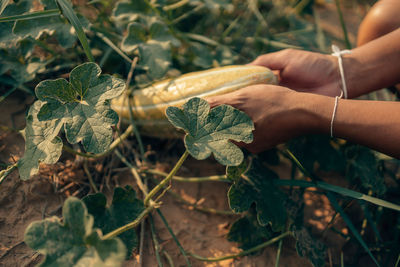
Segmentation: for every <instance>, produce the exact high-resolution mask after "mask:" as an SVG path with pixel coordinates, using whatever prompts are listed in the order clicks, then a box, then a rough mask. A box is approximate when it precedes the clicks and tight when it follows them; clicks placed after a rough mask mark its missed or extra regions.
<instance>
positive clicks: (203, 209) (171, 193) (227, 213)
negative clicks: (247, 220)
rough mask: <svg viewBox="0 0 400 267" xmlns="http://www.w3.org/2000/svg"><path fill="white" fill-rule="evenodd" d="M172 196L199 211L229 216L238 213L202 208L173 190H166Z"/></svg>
mask: <svg viewBox="0 0 400 267" xmlns="http://www.w3.org/2000/svg"><path fill="white" fill-rule="evenodd" d="M168 193H169V194H170V195H171V196H172V197H174V198H175V199H177V200H178V201H179V202H181V203H183V204H185V205H188V206H190V207H193V209H195V210H198V211H201V212H205V213H211V214H218V215H230V216H237V215H240V213H234V212H232V211H230V210H217V209H213V208H203V207H199V206H197V204H193V203H190V202H189V201H187V200H185V199H183V198H182V197H181V196H180V195H179V194H177V193H175V192H173V191H169V192H168Z"/></svg>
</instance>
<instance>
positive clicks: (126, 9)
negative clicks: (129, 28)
mask: <svg viewBox="0 0 400 267" xmlns="http://www.w3.org/2000/svg"><path fill="white" fill-rule="evenodd" d="M150 12H151V7H150V6H149V4H148V2H147V1H145V0H125V1H119V2H118V3H117V4H116V5H115V8H114V9H113V13H112V16H113V18H114V20H117V21H128V22H129V21H134V20H136V19H137V18H138V17H139V15H141V14H148V13H150Z"/></svg>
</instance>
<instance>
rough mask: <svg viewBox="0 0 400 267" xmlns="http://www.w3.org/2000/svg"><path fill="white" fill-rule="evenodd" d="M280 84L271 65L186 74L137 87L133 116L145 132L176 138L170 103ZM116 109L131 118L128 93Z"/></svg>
mask: <svg viewBox="0 0 400 267" xmlns="http://www.w3.org/2000/svg"><path fill="white" fill-rule="evenodd" d="M262 83H268V84H276V77H275V75H274V74H273V73H272V71H271V70H270V69H268V68H265V67H261V66H252V65H237V66H226V67H220V68H214V69H210V70H205V71H198V72H192V73H187V74H184V75H182V76H180V77H178V78H175V79H168V80H164V81H161V82H158V83H155V84H153V85H152V86H149V87H146V88H144V89H140V90H135V91H134V92H133V93H132V97H131V98H130V99H129V101H131V106H132V111H133V117H134V120H135V122H136V123H137V124H138V125H139V126H140V132H141V133H142V134H144V135H149V136H157V137H166V138H169V137H176V136H179V135H177V132H176V130H174V129H173V127H172V125H170V123H169V122H168V120H167V118H166V116H165V110H166V109H167V107H169V106H176V107H180V106H182V105H183V104H184V103H185V102H186V101H187V100H189V99H190V98H192V97H201V98H204V97H208V96H213V95H222V94H226V93H229V92H232V91H235V90H238V89H240V88H243V87H246V86H249V85H254V84H262ZM111 105H112V108H113V109H114V110H115V111H116V112H117V113H118V115H119V116H120V118H122V119H123V120H129V116H130V115H129V104H128V97H127V95H122V96H121V97H119V98H116V99H114V100H113V101H112V102H111Z"/></svg>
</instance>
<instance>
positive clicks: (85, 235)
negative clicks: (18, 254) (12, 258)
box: [24, 197, 126, 267]
mask: <svg viewBox="0 0 400 267" xmlns="http://www.w3.org/2000/svg"><path fill="white" fill-rule="evenodd" d="M63 217H64V219H63V222H61V220H60V219H59V218H57V217H53V218H50V219H45V220H43V221H37V222H33V223H31V224H30V225H29V226H28V228H27V229H26V231H25V236H24V241H25V243H26V244H27V245H28V246H29V247H31V248H32V249H34V250H36V251H38V252H40V253H42V254H44V255H45V259H44V261H43V262H42V263H41V264H40V266H109V267H113V266H120V265H121V264H122V262H123V261H124V259H125V254H126V248H125V247H124V244H123V243H122V242H121V240H119V239H118V238H113V239H108V240H103V239H102V234H101V231H99V230H96V229H93V216H91V215H90V214H88V212H87V209H86V207H85V205H84V203H83V202H82V201H81V200H79V199H77V198H74V197H70V198H68V199H67V200H66V201H65V202H64V206H63Z"/></svg>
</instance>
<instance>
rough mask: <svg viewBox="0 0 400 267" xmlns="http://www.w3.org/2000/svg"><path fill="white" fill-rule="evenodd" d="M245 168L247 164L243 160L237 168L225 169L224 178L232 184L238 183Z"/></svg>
mask: <svg viewBox="0 0 400 267" xmlns="http://www.w3.org/2000/svg"><path fill="white" fill-rule="evenodd" d="M247 167H248V166H247V162H246V161H245V160H243V161H242V163H240V165H239V166H228V167H226V178H227V179H228V180H230V181H232V182H238V181H239V180H240V178H241V177H242V174H243V173H245V172H246V170H247Z"/></svg>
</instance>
